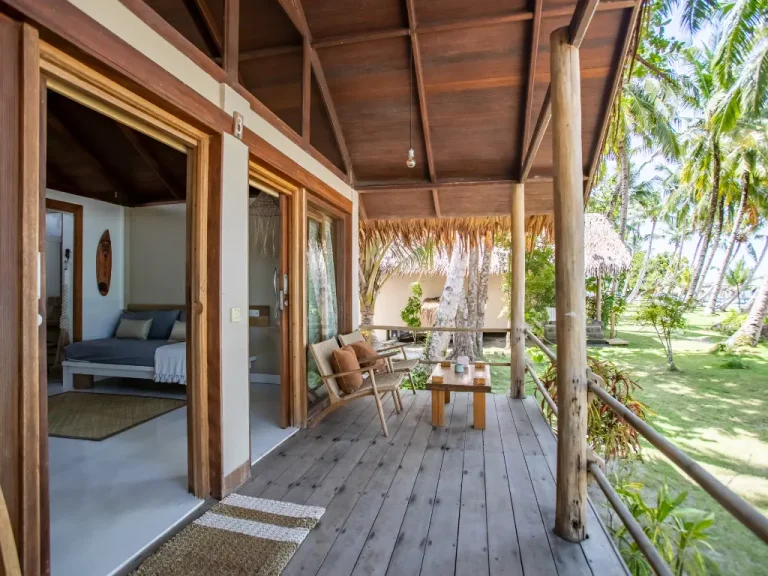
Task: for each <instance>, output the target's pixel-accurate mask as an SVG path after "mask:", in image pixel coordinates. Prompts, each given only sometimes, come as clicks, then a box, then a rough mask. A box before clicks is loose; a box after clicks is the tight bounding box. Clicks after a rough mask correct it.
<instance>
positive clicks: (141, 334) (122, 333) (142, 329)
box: [115, 318, 152, 340]
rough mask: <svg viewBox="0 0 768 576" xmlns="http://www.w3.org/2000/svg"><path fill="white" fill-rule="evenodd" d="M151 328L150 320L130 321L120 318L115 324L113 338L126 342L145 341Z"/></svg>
mask: <svg viewBox="0 0 768 576" xmlns="http://www.w3.org/2000/svg"><path fill="white" fill-rule="evenodd" d="M151 327H152V319H151V318H149V319H147V320H132V319H130V318H122V319H121V320H120V322H119V323H118V324H117V330H116V331H115V338H120V339H127V340H146V339H147V336H148V335H149V331H150V329H151Z"/></svg>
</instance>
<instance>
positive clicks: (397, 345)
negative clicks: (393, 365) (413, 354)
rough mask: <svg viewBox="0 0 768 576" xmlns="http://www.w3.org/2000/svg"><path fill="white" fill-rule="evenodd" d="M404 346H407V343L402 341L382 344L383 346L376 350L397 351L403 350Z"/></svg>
mask: <svg viewBox="0 0 768 576" xmlns="http://www.w3.org/2000/svg"><path fill="white" fill-rule="evenodd" d="M403 348H405V344H404V343H402V342H401V343H399V344H393V345H391V346H382V347H381V348H377V349H376V352H388V351H390V350H395V351H397V350H402V349H403Z"/></svg>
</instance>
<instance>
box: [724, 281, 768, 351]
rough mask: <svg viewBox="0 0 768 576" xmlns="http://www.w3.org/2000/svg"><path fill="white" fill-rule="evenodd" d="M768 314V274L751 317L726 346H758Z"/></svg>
mask: <svg viewBox="0 0 768 576" xmlns="http://www.w3.org/2000/svg"><path fill="white" fill-rule="evenodd" d="M766 312H768V274H766V275H765V277H764V278H763V284H762V286H761V287H760V291H759V292H758V293H757V296H756V298H755V302H754V304H752V308H750V310H749V315H748V316H747V319H746V320H744V323H743V324H742V325H741V328H739V329H738V330H737V331H736V332H735V333H734V335H733V336H731V337H730V338H728V341H727V342H726V346H728V347H731V346H738V345H749V346H757V342H758V340H759V339H760V332H761V331H762V328H763V324H765V313H766Z"/></svg>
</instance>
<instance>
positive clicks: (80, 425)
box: [48, 392, 187, 440]
mask: <svg viewBox="0 0 768 576" xmlns="http://www.w3.org/2000/svg"><path fill="white" fill-rule="evenodd" d="M186 403H187V402H186V400H177V399H174V398H155V397H152V396H130V395H126V394H98V393H90V392H64V393H63V394H56V395H55V396H49V397H48V434H49V435H50V436H57V437H59V438H76V439H79V440H104V439H105V438H109V437H110V436H114V435H115V434H119V433H120V432H124V431H125V430H128V429H129V428H133V427H134V426H138V425H139V424H143V423H144V422H147V421H148V420H152V419H153V418H157V417H158V416H162V415H163V414H166V413H168V412H170V411H171V410H176V409H177V408H181V407H182V406H184V405H185V404H186Z"/></svg>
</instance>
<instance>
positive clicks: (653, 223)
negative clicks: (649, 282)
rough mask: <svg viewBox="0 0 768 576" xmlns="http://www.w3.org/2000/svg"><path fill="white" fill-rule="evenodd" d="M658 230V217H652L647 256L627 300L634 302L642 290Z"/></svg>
mask: <svg viewBox="0 0 768 576" xmlns="http://www.w3.org/2000/svg"><path fill="white" fill-rule="evenodd" d="M655 232H656V218H652V219H651V234H650V236H649V237H648V251H647V252H646V253H645V258H643V267H642V268H640V275H639V276H638V277H637V283H636V284H635V287H634V288H633V289H632V293H631V294H630V295H629V296H628V297H627V302H632V301H633V300H634V299H635V298H637V295H638V293H639V292H640V288H641V287H642V285H643V281H644V280H645V272H646V270H647V269H648V261H649V260H650V259H651V250H652V248H653V235H654V234H655ZM627 277H629V272H627Z"/></svg>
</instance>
